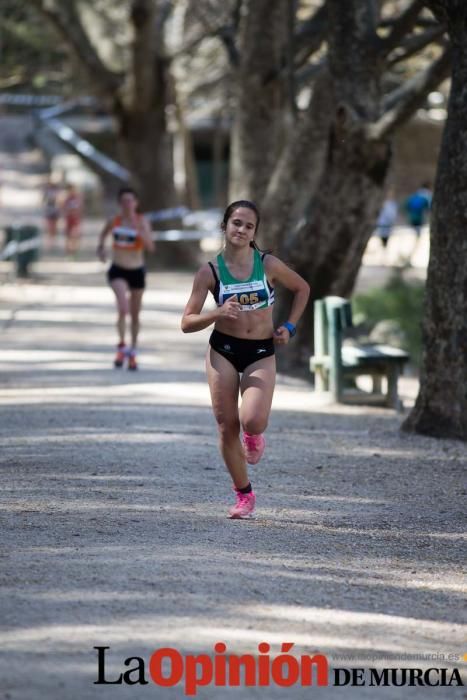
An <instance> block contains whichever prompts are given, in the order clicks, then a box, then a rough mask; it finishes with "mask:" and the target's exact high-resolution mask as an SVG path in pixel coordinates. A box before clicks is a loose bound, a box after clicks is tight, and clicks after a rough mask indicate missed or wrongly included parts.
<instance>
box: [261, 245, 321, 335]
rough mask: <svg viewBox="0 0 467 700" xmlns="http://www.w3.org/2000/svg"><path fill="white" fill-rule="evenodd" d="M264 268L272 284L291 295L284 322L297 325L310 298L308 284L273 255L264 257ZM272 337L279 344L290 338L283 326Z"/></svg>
mask: <svg viewBox="0 0 467 700" xmlns="http://www.w3.org/2000/svg"><path fill="white" fill-rule="evenodd" d="M264 268H265V270H266V275H267V277H268V279H269V280H270V282H271V283H272V284H275V283H276V282H279V283H280V284H281V285H282V286H283V287H285V288H286V289H288V290H289V291H291V292H292V293H293V295H294V296H293V300H292V307H291V309H290V313H289V317H288V318H287V319H286V320H287V321H289V322H290V323H293V325H294V326H295V325H297V322H298V320H299V319H300V317H301V315H302V314H303V312H304V310H305V307H306V305H307V303H308V298H309V296H310V286H309V284H308V282H306V281H305V280H304V279H303V277H300V275H298V274H297V273H296V272H294V271H293V270H291V269H290V267H287V265H286V264H285V263H283V262H282V260H279V258H276V257H275V256H274V255H267V256H266V257H265V259H264ZM274 335H275V340H276V342H279V343H286V342H288V340H289V336H290V334H289V331H288V330H287V328H285V326H279V327H278V328H277V330H276V332H275V334H274Z"/></svg>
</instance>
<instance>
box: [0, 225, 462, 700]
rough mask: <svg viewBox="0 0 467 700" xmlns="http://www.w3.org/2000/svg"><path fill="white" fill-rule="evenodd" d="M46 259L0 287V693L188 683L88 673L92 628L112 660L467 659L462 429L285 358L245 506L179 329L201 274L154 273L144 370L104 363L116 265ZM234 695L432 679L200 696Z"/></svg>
mask: <svg viewBox="0 0 467 700" xmlns="http://www.w3.org/2000/svg"><path fill="white" fill-rule="evenodd" d="M90 238H91V234H90ZM36 274H37V278H36V279H35V280H33V281H30V282H21V283H16V282H12V281H11V282H6V283H4V284H3V285H2V286H1V287H0V304H1V306H0V313H1V317H0V324H2V336H1V337H2V342H1V346H2V352H1V354H0V378H1V386H0V416H1V422H0V431H1V436H2V449H1V452H0V468H1V473H2V485H3V489H2V494H1V502H0V520H1V522H0V532H1V533H2V535H1V539H0V625H1V626H0V644H1V649H2V656H1V660H0V678H2V684H1V686H0V698H1V699H2V700H7V699H8V700H36V699H37V700H38V699H39V698H45V697H46V698H48V699H50V700H62V699H63V698H66V699H67V700H68V699H70V700H98V699H99V700H100V699H101V698H102V699H104V700H105V699H107V698H112V699H113V698H121V699H123V700H133V699H134V698H146V697H147V698H152V697H164V698H183V697H185V694H184V690H183V687H182V686H181V685H178V686H176V687H175V688H172V689H160V688H157V687H155V686H154V685H153V684H152V683H150V684H149V685H147V686H136V687H135V686H133V687H132V686H97V685H94V684H93V682H94V681H95V680H96V678H97V661H96V652H95V650H94V649H93V647H94V646H110V647H111V649H110V652H109V663H108V676H109V678H111V679H113V678H115V676H116V675H118V673H120V672H121V671H123V670H126V667H124V665H123V661H124V659H125V658H126V657H129V656H132V657H134V656H141V657H143V658H144V659H145V660H146V661H147V660H148V659H149V656H150V654H151V653H152V651H153V650H154V649H157V648H160V647H163V646H169V647H174V648H176V649H178V650H179V651H180V652H181V653H182V654H193V653H208V654H212V653H213V646H214V644H215V643H216V642H218V641H224V642H225V643H226V644H227V648H228V650H229V651H231V652H235V653H255V652H256V650H257V645H258V643H260V642H262V641H265V642H268V643H269V644H270V645H271V655H272V656H274V655H276V654H278V653H279V651H280V645H281V643H282V642H293V643H294V644H295V647H294V649H295V651H296V653H297V654H302V653H313V652H317V651H319V652H321V653H323V654H325V655H326V656H327V657H328V659H329V663H330V666H332V667H334V666H343V667H351V666H353V667H355V666H356V667H362V668H365V669H368V668H369V667H376V668H380V669H381V668H383V667H385V666H394V667H417V668H429V667H436V668H439V667H445V668H449V669H451V668H454V667H457V668H461V667H462V665H463V664H464V666H465V662H463V661H462V660H456V659H455V658H454V656H453V657H452V658H451V659H449V658H448V656H447V655H448V654H453V655H456V654H457V655H462V654H464V652H465V648H464V646H463V642H464V638H465V626H462V622H463V620H462V607H461V606H462V602H463V600H464V599H463V584H464V583H465V579H463V577H462V569H461V563H462V553H463V551H465V550H464V549H463V548H462V545H463V542H464V539H463V535H462V527H463V511H462V500H463V495H465V492H464V493H463V492H462V487H461V484H462V475H463V473H465V466H466V457H465V452H464V449H465V448H464V446H463V445H461V443H457V442H454V441H442V442H439V441H435V440H431V439H429V438H423V437H412V436H403V435H401V434H400V433H399V431H398V427H399V423H400V418H399V417H398V416H396V415H395V414H394V413H392V412H391V411H387V410H382V409H381V410H375V409H367V408H350V407H348V408H344V407H335V406H326V405H320V404H319V403H317V401H316V400H315V398H314V397H313V395H312V392H311V391H310V387H309V386H308V385H306V384H304V383H301V382H299V381H297V380H293V381H292V380H286V379H284V378H280V380H279V383H278V389H277V392H276V396H275V403H274V410H273V415H272V419H271V424H270V427H269V430H268V436H267V437H268V448H267V452H266V455H265V458H264V460H263V461H262V462H261V463H260V465H258V466H257V467H254V468H253V469H252V474H251V476H252V481H253V483H254V486H255V490H256V491H257V494H258V519H257V520H256V521H251V522H233V521H230V520H228V519H227V518H226V517H225V516H226V509H227V507H228V505H229V504H230V502H231V500H232V498H231V492H230V487H229V481H228V478H227V475H226V474H225V472H224V469H223V467H222V465H221V463H220V460H219V456H218V454H217V446H216V443H217V437H216V429H215V425H214V422H213V419H212V416H211V411H210V408H209V397H208V392H207V387H206V383H205V379H204V369H203V354H204V348H205V346H206V342H207V336H208V333H207V332H203V333H198V334H193V335H187V336H184V335H182V334H181V333H180V331H179V319H180V314H181V310H182V308H183V304H184V302H185V300H186V297H187V294H188V289H189V284H190V278H189V276H187V275H172V274H168V273H161V274H157V275H151V276H150V281H149V290H148V292H147V294H146V296H145V311H144V316H143V323H144V331H143V335H142V355H141V369H140V370H139V372H138V373H137V374H132V373H129V372H127V371H126V370H122V371H116V370H113V369H112V367H111V361H112V353H113V342H114V330H113V325H114V310H113V300H112V297H111V293H110V292H109V290H108V289H107V288H106V287H105V285H104V272H103V267H102V266H101V265H100V264H99V263H95V262H94V261H92V260H91V257H90V256H88V255H85V254H83V257H82V260H81V261H80V260H78V262H70V261H63V260H61V259H60V257H59V255H58V254H55V255H53V256H49V257H48V258H47V259H45V260H44V262H43V263H41V264H40V265H38V266H37V268H36ZM407 386H409V385H407ZM409 388H410V387H409ZM412 389H413V387H412ZM420 654H423V655H436V658H435V659H433V657H432V658H423V659H420V658H411V657H410V655H420ZM440 654H443V655H446V658H444V659H443V660H440V657H439V655H440ZM401 655H406V656H405V657H403V658H402V660H401V659H400V658H399V657H400V656H401ZM407 655H409V656H407ZM368 656H371V657H373V658H368ZM349 657H351V658H349ZM464 682H465V677H464ZM432 692H433V694H434V695H435V696H436V697H437V698H461V697H465V693H464V689H463V688H455V687H450V688H435V689H433V691H432ZM233 694H235V697H239V698H245V699H246V698H276V697H277V698H279V697H281V698H282V697H284V696H285V697H289V696H290V697H294V698H308V697H311V695H313V696H315V695H316V696H319V697H323V698H330V699H332V698H340V697H346V698H347V697H349V698H355V699H357V698H377V699H378V698H385V699H389V698H391V699H395V698H406V697H408V698H417V699H418V698H420V699H421V698H425V697H426V695H427V689H426V688H424V687H414V688H406V687H403V688H399V687H387V688H384V689H383V688H378V689H377V690H374V688H373V687H368V686H366V687H346V688H345V689H344V690H341V689H339V688H334V687H327V688H316V687H313V688H312V689H310V688H300V687H294V688H290V689H286V690H284V689H281V688H277V687H271V688H237V689H229V688H224V689H219V688H216V687H214V686H208V687H205V688H201V689H200V690H199V693H198V697H200V698H208V699H213V700H214V699H216V700H217V698H219V697H222V698H223V697H224V696H229V697H230V696H233ZM430 695H431V693H430Z"/></svg>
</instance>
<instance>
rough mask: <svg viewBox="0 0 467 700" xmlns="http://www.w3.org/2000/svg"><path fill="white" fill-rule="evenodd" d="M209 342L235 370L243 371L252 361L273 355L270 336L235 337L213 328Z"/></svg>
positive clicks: (272, 343)
mask: <svg viewBox="0 0 467 700" xmlns="http://www.w3.org/2000/svg"><path fill="white" fill-rule="evenodd" d="M209 344H210V346H211V347H212V349H213V350H215V351H216V352H218V353H219V355H222V357H225V359H226V360H228V361H229V362H230V363H231V364H232V365H233V366H234V367H235V369H236V370H237V372H244V371H245V370H246V368H247V367H248V366H249V365H252V364H253V363H254V362H257V361H258V360H262V359H263V358H264V357H271V355H274V341H273V339H272V338H266V339H265V340H254V339H251V340H250V339H249V338H235V337H234V336H232V335H226V334H225V333H220V332H219V331H216V330H213V332H212V334H211V337H210V338H209Z"/></svg>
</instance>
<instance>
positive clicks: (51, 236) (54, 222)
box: [42, 180, 60, 248]
mask: <svg viewBox="0 0 467 700" xmlns="http://www.w3.org/2000/svg"><path fill="white" fill-rule="evenodd" d="M59 196H60V189H59V187H58V185H57V183H56V182H54V181H53V180H49V181H48V182H47V184H46V186H45V188H44V194H43V197H42V202H43V205H44V219H45V232H46V234H47V247H48V248H53V247H54V245H55V241H56V238H57V230H58V220H59V218H60V206H59V202H58V200H59Z"/></svg>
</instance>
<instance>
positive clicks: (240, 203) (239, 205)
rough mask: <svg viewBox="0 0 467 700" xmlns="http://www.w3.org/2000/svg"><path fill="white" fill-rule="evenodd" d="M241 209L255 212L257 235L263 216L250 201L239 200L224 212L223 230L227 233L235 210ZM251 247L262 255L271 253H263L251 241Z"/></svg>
mask: <svg viewBox="0 0 467 700" xmlns="http://www.w3.org/2000/svg"><path fill="white" fill-rule="evenodd" d="M240 208H243V209H251V211H253V212H254V213H255V214H256V228H255V233H257V231H258V228H259V222H260V220H261V216H260V213H259V209H258V207H257V206H256V204H255V203H254V202H250V200H249V199H238V200H237V201H236V202H232V203H231V204H229V206H228V207H227V209H226V210H225V212H224V218H223V219H222V224H221V228H222V230H223V231H225V229H226V227H227V222H228V220H229V219H230V217H231V216H232V214H233V213H234V211H235V209H240ZM250 246H251V247H252V248H256V250H258V251H259V252H260V253H262V252H268V253H269V252H270V251H262V250H261V249H260V248H258V246H257V245H256V243H255V241H251V243H250Z"/></svg>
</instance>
